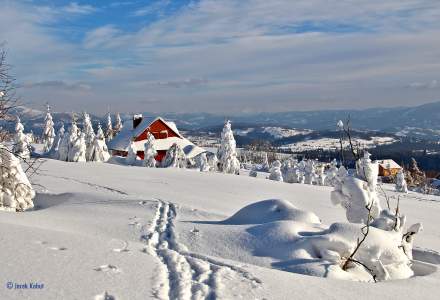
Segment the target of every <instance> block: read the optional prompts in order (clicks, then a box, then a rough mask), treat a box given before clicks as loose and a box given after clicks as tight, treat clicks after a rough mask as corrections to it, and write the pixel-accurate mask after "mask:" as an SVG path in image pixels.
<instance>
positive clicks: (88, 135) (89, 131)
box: [83, 112, 95, 161]
mask: <svg viewBox="0 0 440 300" xmlns="http://www.w3.org/2000/svg"><path fill="white" fill-rule="evenodd" d="M83 118H84V125H83V132H84V139H85V142H86V160H87V161H90V160H93V159H92V154H93V150H94V144H95V132H94V130H93V126H92V120H91V119H90V116H89V114H88V113H86V112H85V113H84V116H83Z"/></svg>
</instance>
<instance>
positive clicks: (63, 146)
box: [58, 115, 79, 161]
mask: <svg viewBox="0 0 440 300" xmlns="http://www.w3.org/2000/svg"><path fill="white" fill-rule="evenodd" d="M78 133H79V129H78V126H77V125H76V118H75V115H73V116H72V124H71V125H70V127H69V130H68V131H67V133H65V134H64V136H63V139H62V140H61V142H60V146H59V148H58V159H59V160H62V161H72V160H71V158H72V157H73V156H75V153H74V152H73V151H74V150H73V144H74V143H75V141H76V140H77V139H78Z"/></svg>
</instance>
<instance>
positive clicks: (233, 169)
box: [218, 120, 240, 174]
mask: <svg viewBox="0 0 440 300" xmlns="http://www.w3.org/2000/svg"><path fill="white" fill-rule="evenodd" d="M218 154H219V160H220V171H222V172H223V173H229V174H238V173H239V172H240V162H239V160H238V158H237V150H236V143H235V138H234V134H233V132H232V129H231V122H230V121H229V120H228V121H226V123H225V126H224V127H223V131H222V135H221V144H220V149H219V151H218Z"/></svg>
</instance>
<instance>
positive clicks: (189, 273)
mask: <svg viewBox="0 0 440 300" xmlns="http://www.w3.org/2000/svg"><path fill="white" fill-rule="evenodd" d="M176 216H177V211H176V206H175V205H174V204H172V203H167V202H165V201H162V200H158V204H157V209H156V214H155V216H154V219H153V222H152V225H151V227H150V228H149V229H148V231H147V232H146V233H145V234H144V235H142V239H143V240H144V241H145V242H146V248H145V249H144V251H145V252H147V253H149V254H151V255H153V256H155V257H157V258H158V259H159V260H160V261H161V264H160V265H159V267H158V268H159V270H158V274H159V276H158V278H157V285H156V287H155V290H154V295H155V296H156V297H157V298H159V299H182V300H187V299H191V300H192V299H194V300H198V299H219V298H222V297H221V293H222V290H224V289H223V284H224V282H225V281H234V282H235V283H237V281H238V282H244V284H245V285H246V286H247V287H248V288H249V290H250V292H252V289H254V288H256V287H258V286H259V285H260V284H261V282H260V280H258V279H257V278H254V277H252V275H251V274H249V273H248V272H247V271H245V270H243V269H241V268H238V267H235V266H231V265H227V264H225V263H222V262H219V261H216V260H214V259H211V258H208V257H205V256H202V255H198V254H193V253H189V252H188V251H187V249H186V247H185V246H184V245H182V244H179V243H178V242H177V238H176V234H175V229H174V220H175V218H176Z"/></svg>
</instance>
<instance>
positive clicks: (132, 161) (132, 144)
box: [126, 140, 137, 166]
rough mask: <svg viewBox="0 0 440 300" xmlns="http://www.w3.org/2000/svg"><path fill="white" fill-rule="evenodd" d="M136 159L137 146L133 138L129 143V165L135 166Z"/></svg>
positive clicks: (127, 160)
mask: <svg viewBox="0 0 440 300" xmlns="http://www.w3.org/2000/svg"><path fill="white" fill-rule="evenodd" d="M136 160H137V148H136V144H135V142H134V141H133V140H132V141H131V142H130V144H129V145H128V151H127V158H126V162H127V165H130V166H134V165H135V164H136Z"/></svg>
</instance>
